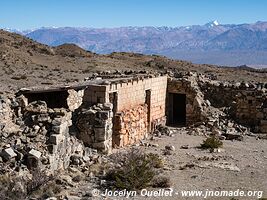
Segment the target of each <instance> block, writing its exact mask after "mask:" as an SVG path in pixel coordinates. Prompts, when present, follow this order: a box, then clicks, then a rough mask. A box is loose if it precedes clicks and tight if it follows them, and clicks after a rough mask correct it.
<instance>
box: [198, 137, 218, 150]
mask: <svg viewBox="0 0 267 200" xmlns="http://www.w3.org/2000/svg"><path fill="white" fill-rule="evenodd" d="M222 145H223V142H222V141H221V140H220V139H219V138H218V137H215V136H211V137H209V138H207V139H206V140H204V141H203V143H202V144H201V148H202V149H216V148H219V147H221V146H222Z"/></svg>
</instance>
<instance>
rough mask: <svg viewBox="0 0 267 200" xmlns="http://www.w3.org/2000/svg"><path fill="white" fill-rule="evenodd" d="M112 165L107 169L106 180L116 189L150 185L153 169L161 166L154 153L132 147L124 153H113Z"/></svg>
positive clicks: (137, 188)
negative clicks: (146, 152) (113, 164)
mask: <svg viewBox="0 0 267 200" xmlns="http://www.w3.org/2000/svg"><path fill="white" fill-rule="evenodd" d="M114 163H115V165H116V166H117V167H114V168H113V169H111V170H110V171H108V173H107V175H106V180H108V181H109V182H110V186H111V187H113V188H116V189H128V190H134V189H136V190H139V189H142V188H146V187H147V186H149V185H151V181H152V179H153V178H154V176H155V169H156V168H158V167H161V166H162V161H161V160H160V158H159V157H158V156H157V155H156V154H145V153H144V152H142V151H140V150H137V149H132V150H130V151H128V152H126V153H118V154H117V155H115V160H114Z"/></svg>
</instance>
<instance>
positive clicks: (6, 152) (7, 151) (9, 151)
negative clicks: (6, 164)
mask: <svg viewBox="0 0 267 200" xmlns="http://www.w3.org/2000/svg"><path fill="white" fill-rule="evenodd" d="M1 156H2V157H3V158H4V159H5V160H10V159H11V158H15V157H16V156H17V154H16V153H15V152H14V150H13V149H12V148H11V147H10V148H7V149H4V150H3V151H2V153H1Z"/></svg>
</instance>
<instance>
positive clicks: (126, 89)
mask: <svg viewBox="0 0 267 200" xmlns="http://www.w3.org/2000/svg"><path fill="white" fill-rule="evenodd" d="M166 89H167V76H160V77H155V78H149V79H143V80H134V81H130V82H128V83H114V84H111V85H110V86H109V87H108V92H109V93H112V92H117V93H118V105H117V111H118V112H120V111H123V110H125V109H129V108H134V107H136V106H138V105H141V104H144V103H145V101H146V90H151V120H152V121H153V120H156V119H159V118H162V117H164V116H165V100H166Z"/></svg>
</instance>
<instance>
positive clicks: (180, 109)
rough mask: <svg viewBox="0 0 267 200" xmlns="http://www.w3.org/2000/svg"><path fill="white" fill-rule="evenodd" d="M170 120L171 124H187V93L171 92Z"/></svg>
mask: <svg viewBox="0 0 267 200" xmlns="http://www.w3.org/2000/svg"><path fill="white" fill-rule="evenodd" d="M168 107H169V112H168V121H169V124H170V125H177V126H185V125H186V95H185V94H176V93H169V105H168Z"/></svg>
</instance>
